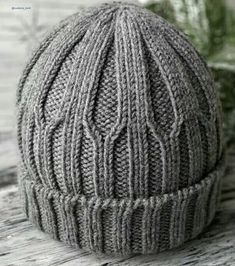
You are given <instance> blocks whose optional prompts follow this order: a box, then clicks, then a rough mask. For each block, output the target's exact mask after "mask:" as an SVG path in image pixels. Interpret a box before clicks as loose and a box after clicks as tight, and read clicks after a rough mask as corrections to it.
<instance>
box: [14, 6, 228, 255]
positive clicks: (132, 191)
mask: <svg viewBox="0 0 235 266" xmlns="http://www.w3.org/2000/svg"><path fill="white" fill-rule="evenodd" d="M17 138H18V147H19V153H20V163H19V167H18V168H19V171H18V183H19V191H20V195H21V200H22V205H23V207H24V208H23V209H24V212H25V213H26V215H27V217H28V219H29V220H30V221H31V222H32V223H33V224H34V225H36V226H37V227H38V228H39V229H41V230H42V231H44V232H47V233H49V234H50V235H51V237H52V238H54V239H58V240H60V241H63V242H65V243H67V244H69V245H71V246H75V247H77V248H82V249H85V250H90V251H93V252H96V253H107V254H121V255H127V254H137V253H142V254H146V253H158V252H160V251H163V250H168V249H171V248H173V247H177V246H179V245H180V244H182V243H184V242H185V241H188V240H190V239H193V238H195V237H196V236H197V235H198V234H199V233H201V232H202V231H203V230H204V229H205V228H206V227H207V226H208V225H209V224H210V223H211V221H212V220H213V217H214V215H215V212H216V210H217V206H218V204H219V200H220V193H221V192H220V191H221V176H222V175H223V171H224V165H225V155H224V154H225V152H224V142H223V134H222V116H221V105H220V102H219V98H218V95H217V92H216V90H215V86H214V81H213V78H212V76H211V73H210V71H209V70H208V67H207V65H206V63H205V62H204V61H203V59H202V57H201V56H200V55H199V53H198V52H197V51H196V50H195V48H194V47H193V46H192V45H191V44H190V42H189V41H188V40H187V38H186V37H185V36H184V34H182V33H181V32H180V31H178V30H177V29H176V28H175V27H174V26H172V25H171V24H170V23H168V22H167V21H166V20H164V19H163V18H161V17H160V16H158V15H155V14H154V13H152V12H150V11H147V10H146V9H144V8H142V7H139V6H136V5H134V4H125V3H111V4H102V5H100V6H98V7H90V8H88V9H85V10H81V11H80V12H78V13H76V14H74V15H72V16H70V17H68V18H67V19H65V20H63V21H62V22H60V23H59V25H58V26H57V27H55V28H54V29H53V31H52V32H51V33H49V34H48V35H47V36H46V37H45V38H44V40H43V41H42V42H41V43H40V45H39V48H38V49H37V50H36V51H35V53H34V54H33V56H32V58H31V59H30V61H29V62H28V64H27V66H26V67H25V69H24V72H23V74H22V77H21V79H20V82H19V86H18V91H17Z"/></svg>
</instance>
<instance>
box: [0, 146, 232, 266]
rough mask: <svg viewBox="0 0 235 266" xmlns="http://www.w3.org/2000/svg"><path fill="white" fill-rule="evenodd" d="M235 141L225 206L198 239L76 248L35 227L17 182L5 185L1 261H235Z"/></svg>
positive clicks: (15, 265)
mask: <svg viewBox="0 0 235 266" xmlns="http://www.w3.org/2000/svg"><path fill="white" fill-rule="evenodd" d="M234 148H235V145H234V146H233V147H231V148H230V151H229V156H228V167H227V171H226V175H225V176H224V178H223V191H222V197H221V204H220V208H219V210H218V212H217V214H216V217H215V219H214V221H213V222H212V224H211V225H210V226H209V227H208V228H207V229H206V230H205V232H204V233H202V234H201V235H200V236H199V237H198V238H197V239H195V240H192V241H190V242H188V243H185V244H184V245H183V246H181V247H179V248H177V249H174V250H172V251H168V252H163V253H160V254H158V255H147V256H144V255H140V256H130V257H126V258H121V257H110V256H101V255H99V256H96V255H94V254H91V253H89V252H87V251H81V250H76V249H74V248H71V247H68V246H65V245H64V244H63V243H60V242H58V241H55V240H52V239H50V237H49V236H48V235H47V234H45V233H42V232H40V231H39V230H37V229H35V228H34V227H33V226H32V225H31V224H30V223H29V222H28V221H27V220H26V218H25V216H24V214H23V212H22V210H21V205H20V201H19V196H18V191H17V187H16V185H11V186H8V187H7V188H4V189H1V190H0V209H1V216H0V265H2V266H5V265H11V266H21V265H22V266H37V265H43V266H46V265H54V266H55V265H66V266H75V265H81V266H88V265H100V266H105V265H106V266H107V265H110V266H111V265H112V266H114V265H143V266H147V265H159V266H160V265H161V266H164V265H172V266H173V265H174V266H180V265H190V266H191V265H198V266H199V265H200V266H204V265H205V266H209V265H217V266H219V265H223V266H226V265H227V266H233V265H235V149H234Z"/></svg>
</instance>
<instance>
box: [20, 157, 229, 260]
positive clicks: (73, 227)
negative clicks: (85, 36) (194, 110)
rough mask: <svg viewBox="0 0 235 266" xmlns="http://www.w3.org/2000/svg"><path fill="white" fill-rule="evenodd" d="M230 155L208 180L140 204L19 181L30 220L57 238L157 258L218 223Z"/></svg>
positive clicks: (99, 249) (86, 246) (91, 247)
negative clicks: (224, 178)
mask: <svg viewBox="0 0 235 266" xmlns="http://www.w3.org/2000/svg"><path fill="white" fill-rule="evenodd" d="M224 169H225V154H224V153H223V156H222V158H221V159H220V161H219V162H218V164H217V165H216V167H215V168H214V169H213V171H211V172H210V173H209V174H208V175H207V176H206V177H205V178H204V179H202V180H201V181H200V182H199V183H196V184H194V185H192V186H190V187H186V188H183V189H182V190H178V191H177V192H175V193H170V194H164V195H160V196H152V197H149V198H137V199H129V198H123V199H120V200H119V199H115V198H108V199H103V198H99V197H92V198H89V199H88V198H86V197H85V196H76V197H75V196H70V195H64V194H62V193H61V192H60V191H57V190H52V189H48V188H46V187H44V186H43V185H42V184H38V183H34V182H32V181H30V178H29V177H28V176H24V177H21V178H20V195H21V198H22V200H23V203H24V204H23V206H24V211H25V213H26V215H27V217H28V218H29V220H30V221H31V222H32V223H33V224H35V225H36V226H37V227H39V228H40V229H41V230H42V231H44V232H47V233H49V234H50V235H51V236H52V237H53V238H55V239H58V240H60V241H63V242H65V243H68V244H69V245H72V246H76V247H80V248H83V249H89V250H92V251H95V252H101V253H103V252H105V253H110V254H111V253H115V254H122V255H126V254H133V253H136V254H137V253H142V254H146V253H157V252H160V251H163V250H166V249H170V248H173V247H176V246H179V245H180V244H182V243H183V242H185V241H187V240H189V239H192V238H195V237H196V236H197V235H198V234H199V233H201V232H202V230H203V229H204V228H205V227H206V226H208V225H209V224H210V222H211V221H212V219H213V218H214V215H215V211H216V208H217V204H218V202H219V199H220V191H221V189H220V186H221V185H220V184H221V176H222V175H223V173H224Z"/></svg>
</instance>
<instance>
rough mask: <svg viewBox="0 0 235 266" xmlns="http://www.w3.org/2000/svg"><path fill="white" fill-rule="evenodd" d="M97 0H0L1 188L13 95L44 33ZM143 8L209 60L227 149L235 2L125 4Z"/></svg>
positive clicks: (233, 124)
mask: <svg viewBox="0 0 235 266" xmlns="http://www.w3.org/2000/svg"><path fill="white" fill-rule="evenodd" d="M101 2H112V1H108V0H106V1H97V0H96V1H95V0H84V1H82V0H80V1H79V0H24V1H21V0H7V1H6V0H0V186H5V185H8V184H9V183H12V182H15V180H16V160H17V153H16V146H15V145H16V141H15V137H14V135H15V107H14V106H15V92H16V87H17V82H18V80H19V77H20V74H21V71H22V69H23V67H24V65H25V63H26V61H27V59H28V58H29V56H30V55H31V52H32V49H33V48H34V47H36V46H37V45H38V43H39V41H40V40H41V39H42V38H43V35H45V33H46V32H47V31H48V30H50V28H51V27H52V26H53V25H54V24H56V23H57V22H59V21H60V20H61V19H63V18H64V17H66V16H68V15H70V14H72V13H75V12H76V10H79V9H80V8H84V7H86V6H89V5H97V4H100V3H101ZM126 2H134V3H136V4H139V5H143V6H145V7H146V8H148V9H150V10H152V11H153V12H155V13H157V14H159V15H161V16H163V17H164V18H166V19H167V20H169V21H170V22H171V23H173V24H174V25H175V26H176V27H178V28H179V29H181V30H182V31H184V33H185V34H186V35H187V36H188V38H189V39H190V40H191V41H192V42H193V44H194V45H195V46H196V48H197V49H198V50H199V52H200V53H201V54H202V55H203V57H204V58H205V60H206V61H207V63H208V65H209V67H210V68H211V71H212V73H213V75H214V78H215V81H216V89H217V90H218V91H219V94H220V98H221V101H222V106H223V111H224V132H225V136H226V142H227V143H228V145H229V144H230V143H232V142H233V141H235V0H155V1H151V0H150V1H146V0H140V1H126Z"/></svg>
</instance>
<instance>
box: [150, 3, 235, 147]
mask: <svg viewBox="0 0 235 266" xmlns="http://www.w3.org/2000/svg"><path fill="white" fill-rule="evenodd" d="M146 8H148V9H150V10H151V11H153V12H154V13H156V14H158V15H160V16H162V17H164V18H165V19H167V20H168V21H170V22H171V23H172V24H174V25H175V26H176V27H177V28H179V29H181V30H182V31H183V32H184V33H185V34H186V35H187V36H188V38H189V39H190V40H191V42H192V43H193V44H194V46H195V47H196V48H197V50H198V51H199V52H200V53H201V54H202V56H203V57H204V58H205V60H206V61H207V63H208V65H209V67H210V68H211V70H212V73H213V74H214V79H215V82H216V86H217V89H218V91H219V94H220V98H221V102H222V106H223V111H224V131H225V136H226V141H227V143H228V144H230V143H231V142H233V141H235V15H234V13H233V11H232V10H230V9H229V8H228V7H227V6H226V4H225V0H155V1H154V2H150V3H149V4H147V5H146Z"/></svg>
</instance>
